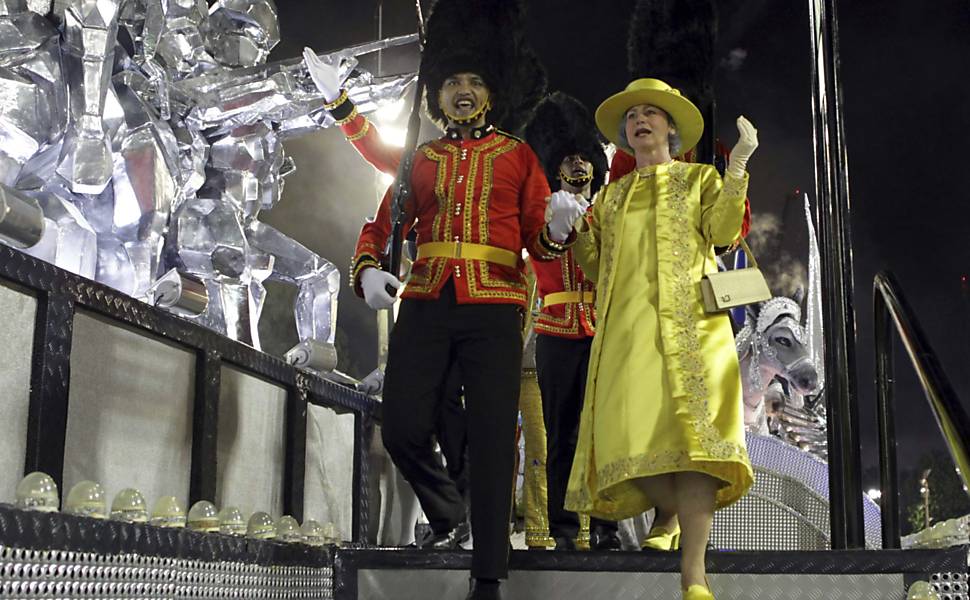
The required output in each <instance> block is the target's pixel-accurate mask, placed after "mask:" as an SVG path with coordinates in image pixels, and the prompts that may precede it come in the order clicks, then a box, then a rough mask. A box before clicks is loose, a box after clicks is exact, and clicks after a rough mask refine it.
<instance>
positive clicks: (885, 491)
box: [872, 289, 900, 548]
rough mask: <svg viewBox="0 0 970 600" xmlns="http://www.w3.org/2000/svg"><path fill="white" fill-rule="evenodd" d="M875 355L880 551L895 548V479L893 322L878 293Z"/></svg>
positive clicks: (875, 299)
mask: <svg viewBox="0 0 970 600" xmlns="http://www.w3.org/2000/svg"><path fill="white" fill-rule="evenodd" d="M872 306H873V321H874V323H873V324H874V327H875V332H874V333H875V351H876V412H877V415H878V418H879V487H880V490H881V492H882V495H881V496H880V497H879V507H880V514H881V516H882V547H883V548H899V547H900V534H899V477H898V474H897V471H896V419H895V403H894V398H893V384H894V383H895V374H894V369H895V362H894V354H893V322H892V319H890V316H889V310H888V308H887V307H886V300H885V298H883V295H882V294H881V293H880V292H879V290H878V289H876V290H874V291H873V295H872Z"/></svg>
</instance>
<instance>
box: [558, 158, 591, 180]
mask: <svg viewBox="0 0 970 600" xmlns="http://www.w3.org/2000/svg"><path fill="white" fill-rule="evenodd" d="M559 173H560V174H563V173H565V175H566V176H567V177H571V178H573V179H579V178H581V177H589V176H590V175H592V174H593V163H591V162H589V161H588V160H585V159H584V158H583V157H582V156H580V155H579V154H571V155H569V156H567V157H566V158H564V159H562V162H561V163H559Z"/></svg>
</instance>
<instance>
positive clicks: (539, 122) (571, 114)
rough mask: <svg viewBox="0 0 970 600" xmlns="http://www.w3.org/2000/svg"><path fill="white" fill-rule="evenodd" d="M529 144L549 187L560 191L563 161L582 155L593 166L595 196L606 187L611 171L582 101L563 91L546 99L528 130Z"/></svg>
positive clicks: (526, 135) (540, 105)
mask: <svg viewBox="0 0 970 600" xmlns="http://www.w3.org/2000/svg"><path fill="white" fill-rule="evenodd" d="M525 141H526V142H528V144H529V146H531V147H532V149H533V150H534V151H535V153H536V155H537V156H538V157H539V163H540V164H541V165H542V170H543V171H545V173H546V179H548V180H549V187H550V188H552V189H553V190H554V191H555V190H557V189H559V185H560V184H559V165H560V164H561V163H562V159H564V158H566V157H567V156H571V155H573V154H579V155H581V156H582V157H583V158H585V159H586V160H588V161H589V162H591V163H593V182H592V185H591V186H590V188H591V191H592V193H593V194H596V191H597V190H599V188H600V187H601V186H602V185H603V181H604V180H605V178H606V171H607V168H608V165H607V162H606V152H604V151H603V144H601V143H600V140H599V133H598V132H597V130H596V123H595V122H593V117H592V115H590V113H589V111H588V110H587V109H586V107H585V106H583V104H582V102H580V101H579V100H577V99H575V98H573V97H572V96H570V95H568V94H564V93H562V92H555V93H553V94H551V95H549V96H548V97H546V98H545V99H544V100H543V101H542V102H540V103H539V106H538V107H536V110H535V115H534V116H533V117H532V121H530V122H529V124H528V125H527V126H526V128H525Z"/></svg>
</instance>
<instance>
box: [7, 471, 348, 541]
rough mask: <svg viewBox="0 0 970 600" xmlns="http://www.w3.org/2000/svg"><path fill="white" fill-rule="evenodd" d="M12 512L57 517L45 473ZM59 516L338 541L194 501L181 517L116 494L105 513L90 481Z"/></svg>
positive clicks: (20, 488)
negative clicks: (64, 514)
mask: <svg viewBox="0 0 970 600" xmlns="http://www.w3.org/2000/svg"><path fill="white" fill-rule="evenodd" d="M16 498H17V499H16V506H17V507H18V508H22V509H25V510H36V511H40V512H57V509H58V506H59V504H60V498H59V495H58V490H57V484H56V483H55V482H54V479H53V478H52V477H51V476H50V475H47V474H46V473H41V472H39V471H35V472H33V473H30V474H29V475H27V476H26V477H24V478H23V479H22V480H21V481H20V483H19V484H18V485H17V492H16ZM64 512H65V513H67V514H71V515H78V516H83V517H91V518H94V519H112V520H115V521H123V522H127V523H148V524H150V525H155V526H157V527H188V528H189V529H192V530H194V531H199V532H203V533H216V532H218V533H222V534H225V535H234V536H242V535H245V536H246V537H250V538H253V539H259V540H273V539H275V540H278V541H281V542H287V543H303V544H307V545H310V546H323V545H325V544H339V543H340V536H339V534H338V533H337V528H336V526H335V525H334V524H333V523H327V524H326V526H324V525H321V524H320V523H319V522H318V521H314V520H313V519H307V520H306V521H305V522H304V523H303V526H302V527H301V526H300V524H299V523H298V522H297V520H296V519H294V518H293V517H291V516H289V515H283V516H282V517H280V518H279V519H277V520H276V521H274V520H273V518H272V517H271V516H269V514H267V513H265V512H263V511H257V512H254V513H253V514H252V515H251V516H250V517H249V519H248V520H246V518H245V517H244V516H243V513H242V511H240V510H239V509H238V508H236V507H234V506H226V507H224V508H223V509H222V510H218V509H217V508H216V506H215V505H214V504H213V503H212V502H209V501H208V500H199V501H198V502H196V503H195V504H193V505H192V507H191V508H190V509H189V512H188V514H186V512H185V509H184V508H183V507H182V503H181V502H179V500H178V498H176V497H175V496H162V497H161V498H159V499H158V500H157V501H156V502H155V506H154V507H153V508H152V512H151V514H150V515H149V513H148V504H147V503H146V502H145V496H143V495H142V493H141V492H139V491H138V490H136V489H134V488H125V489H123V490H121V491H120V492H118V493H117V494H116V495H115V497H114V500H113V501H112V502H111V510H110V511H109V510H108V505H107V496H106V494H105V492H104V488H102V487H101V485H100V484H98V483H96V482H94V481H81V482H80V483H77V484H75V485H74V487H72V488H71V491H70V492H68V494H67V498H65V500H64Z"/></svg>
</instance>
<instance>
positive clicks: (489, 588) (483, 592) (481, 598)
mask: <svg viewBox="0 0 970 600" xmlns="http://www.w3.org/2000/svg"><path fill="white" fill-rule="evenodd" d="M501 585H502V584H501V582H500V581H498V580H497V579H475V578H474V577H472V578H471V579H470V580H469V582H468V596H466V597H465V600H502V587H501Z"/></svg>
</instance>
